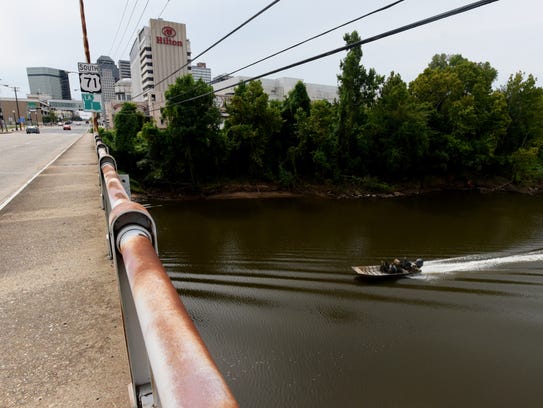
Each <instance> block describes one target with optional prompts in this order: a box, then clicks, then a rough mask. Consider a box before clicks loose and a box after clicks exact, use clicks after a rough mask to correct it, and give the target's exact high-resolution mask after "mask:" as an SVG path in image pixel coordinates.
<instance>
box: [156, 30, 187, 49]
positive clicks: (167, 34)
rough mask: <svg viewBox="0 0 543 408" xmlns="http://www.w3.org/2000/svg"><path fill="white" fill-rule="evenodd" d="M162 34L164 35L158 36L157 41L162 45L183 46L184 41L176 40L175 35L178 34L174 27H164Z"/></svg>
mask: <svg viewBox="0 0 543 408" xmlns="http://www.w3.org/2000/svg"><path fill="white" fill-rule="evenodd" d="M162 34H163V35H164V37H160V36H157V37H156V43H157V44H162V45H173V46H176V47H182V46H183V41H177V40H174V39H173V37H175V35H176V34H177V33H176V32H175V30H174V29H173V28H172V27H164V28H163V29H162Z"/></svg>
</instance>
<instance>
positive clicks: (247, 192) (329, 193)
mask: <svg viewBox="0 0 543 408" xmlns="http://www.w3.org/2000/svg"><path fill="white" fill-rule="evenodd" d="M446 191H478V192H480V193H492V192H511V193H519V194H539V193H541V192H543V184H541V183H540V184H535V185H529V186H520V185H516V184H514V183H512V182H510V181H508V180H504V179H493V180H479V181H474V180H468V181H458V180H455V181H450V180H437V179H436V180H432V181H430V182H427V183H425V184H423V185H421V184H420V183H417V184H415V183H403V184H396V185H394V186H392V185H387V184H384V183H373V184H372V185H363V184H361V183H355V182H345V183H342V184H332V183H325V184H310V183H300V184H297V185H295V186H292V187H291V188H286V187H284V186H281V185H279V184H277V183H262V182H258V183H249V182H229V183H214V184H209V185H203V186H201V187H200V189H198V190H194V189H192V188H190V187H188V186H184V187H177V188H171V187H170V186H163V187H162V188H153V189H148V190H139V191H137V192H133V193H132V198H133V199H134V200H135V201H147V200H148V199H150V198H153V199H161V200H234V199H267V198H292V197H316V198H326V199H336V200H340V199H367V198H383V199H384V198H393V197H405V196H414V195H420V194H430V193H439V192H446Z"/></svg>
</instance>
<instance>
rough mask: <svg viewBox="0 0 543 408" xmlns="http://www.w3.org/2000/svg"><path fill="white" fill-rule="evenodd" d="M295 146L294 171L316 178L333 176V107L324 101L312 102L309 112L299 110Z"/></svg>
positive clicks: (334, 117) (334, 116)
mask: <svg viewBox="0 0 543 408" xmlns="http://www.w3.org/2000/svg"><path fill="white" fill-rule="evenodd" d="M296 121H297V130H296V135H297V138H298V145H297V147H296V154H295V168H296V170H297V174H299V175H301V176H303V177H305V178H309V179H315V180H317V181H323V180H325V179H330V178H335V177H336V176H337V175H338V173H339V170H338V168H337V139H336V134H335V133H334V126H335V123H336V111H335V106H333V105H331V104H330V103H329V102H327V101H315V102H313V103H312V104H311V108H310V114H309V115H307V114H306V112H305V111H303V110H299V111H298V113H297V115H296Z"/></svg>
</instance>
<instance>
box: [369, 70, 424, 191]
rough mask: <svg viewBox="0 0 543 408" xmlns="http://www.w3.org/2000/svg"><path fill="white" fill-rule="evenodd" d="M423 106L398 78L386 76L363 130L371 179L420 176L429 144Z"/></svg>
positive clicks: (393, 74) (394, 75) (397, 76)
mask: <svg viewBox="0 0 543 408" xmlns="http://www.w3.org/2000/svg"><path fill="white" fill-rule="evenodd" d="M426 106H427V105H426V104H421V103H419V102H418V101H417V100H416V99H415V98H414V97H413V96H412V95H411V93H410V92H409V91H408V89H407V84H406V83H405V82H404V81H403V80H402V78H401V77H400V75H397V74H395V73H394V72H392V73H391V74H390V76H389V77H388V79H387V80H386V82H385V83H384V85H383V88H382V90H381V96H380V98H379V99H378V100H377V102H376V104H375V106H374V107H373V109H372V110H371V111H370V112H369V119H368V124H367V126H366V127H365V129H364V137H365V139H366V140H367V143H368V151H370V152H371V155H370V156H369V157H368V161H370V163H369V168H370V173H371V175H372V176H378V177H381V178H385V179H387V180H398V179H404V178H411V177H413V176H420V175H421V173H422V171H423V161H424V158H425V157H426V155H427V153H428V145H429V129H428V125H427V121H428V119H427V116H428V110H427V108H426Z"/></svg>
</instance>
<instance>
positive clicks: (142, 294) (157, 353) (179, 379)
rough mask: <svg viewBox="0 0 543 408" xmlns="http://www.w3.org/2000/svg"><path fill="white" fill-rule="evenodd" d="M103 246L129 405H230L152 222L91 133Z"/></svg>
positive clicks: (228, 394)
mask: <svg viewBox="0 0 543 408" xmlns="http://www.w3.org/2000/svg"><path fill="white" fill-rule="evenodd" d="M95 141H96V151H97V154H98V160H99V173H100V185H101V194H102V205H103V208H104V210H105V212H106V219H107V226H108V245H109V251H110V255H111V257H112V258H113V260H114V262H115V267H116V270H117V276H118V282H119V291H120V294H121V302H122V314H123V323H124V330H125V337H126V344H127V349H128V360H129V364H130V374H131V377H132V383H131V384H129V393H130V400H131V405H132V406H133V407H237V406H238V405H237V403H236V401H235V399H234V397H233V395H232V393H231V391H230V389H229V388H228V386H227V384H226V382H225V380H224V378H223V377H222V375H221V374H220V372H219V370H218V368H217V366H216V364H215V363H214V361H213V359H212V358H211V355H210V354H209V352H208V350H207V348H206V346H205V344H204V342H203V340H202V339H201V337H200V335H199V334H198V331H197V329H196V327H195V326H194V323H193V322H192V320H191V319H190V316H189V315H188V313H187V311H186V309H185V307H184V306H183V304H182V302H181V299H180V297H179V294H178V293H177V291H176V289H175V288H174V286H173V285H172V283H171V282H170V279H169V277H168V275H167V274H166V271H165V269H164V267H163V266H162V263H161V261H160V259H159V258H158V255H157V239H156V227H155V223H154V221H153V219H152V217H151V216H150V214H149V213H148V211H147V210H146V209H145V208H144V207H143V206H142V205H140V204H138V203H135V202H132V201H131V200H130V198H129V197H128V195H127V194H126V192H125V190H124V188H123V186H122V183H121V180H120V178H119V175H118V174H117V168H116V163H115V160H114V158H113V157H112V156H110V155H109V153H108V149H107V147H106V145H104V144H103V143H102V141H101V140H100V137H99V136H95Z"/></svg>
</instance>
